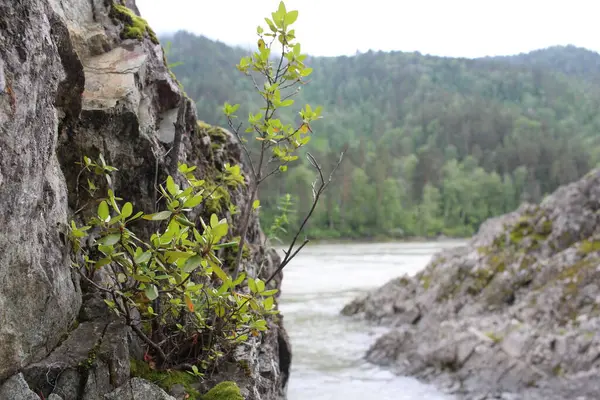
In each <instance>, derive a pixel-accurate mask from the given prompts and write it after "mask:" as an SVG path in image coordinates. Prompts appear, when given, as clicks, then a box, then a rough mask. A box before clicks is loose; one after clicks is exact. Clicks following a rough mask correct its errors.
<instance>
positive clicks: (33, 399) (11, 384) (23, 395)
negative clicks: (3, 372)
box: [0, 374, 39, 400]
mask: <svg viewBox="0 0 600 400" xmlns="http://www.w3.org/2000/svg"><path fill="white" fill-rule="evenodd" d="M0 399H6V400H8V399H11V400H39V397H38V395H37V394H35V393H34V392H32V391H31V390H30V389H29V386H28V385H27V382H26V381H25V378H23V374H17V375H14V376H12V377H11V378H10V379H9V380H7V381H6V382H4V384H3V385H2V386H0Z"/></svg>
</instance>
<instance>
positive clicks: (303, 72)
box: [300, 68, 313, 77]
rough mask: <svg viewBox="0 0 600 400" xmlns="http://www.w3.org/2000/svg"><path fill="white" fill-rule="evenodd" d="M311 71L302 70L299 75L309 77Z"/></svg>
mask: <svg viewBox="0 0 600 400" xmlns="http://www.w3.org/2000/svg"><path fill="white" fill-rule="evenodd" d="M312 71H313V69H312V68H304V69H303V70H301V71H300V75H302V76H304V77H305V76H309V75H310V74H312Z"/></svg>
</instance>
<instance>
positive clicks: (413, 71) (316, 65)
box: [161, 32, 600, 239]
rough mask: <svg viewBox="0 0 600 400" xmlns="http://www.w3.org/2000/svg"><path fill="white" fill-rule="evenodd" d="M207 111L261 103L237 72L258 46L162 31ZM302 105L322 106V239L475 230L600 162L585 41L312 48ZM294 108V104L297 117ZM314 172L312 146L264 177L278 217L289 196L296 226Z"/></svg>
mask: <svg viewBox="0 0 600 400" xmlns="http://www.w3.org/2000/svg"><path fill="white" fill-rule="evenodd" d="M161 41H162V42H163V43H165V44H166V43H168V45H167V46H166V47H167V55H168V61H169V63H170V64H172V65H173V68H172V70H173V72H174V73H175V75H176V76H177V78H178V80H179V81H180V83H181V84H182V85H183V87H184V89H185V91H186V92H187V94H188V95H189V96H190V97H191V98H192V99H193V100H194V101H195V102H196V105H197V112H198V117H199V119H201V120H203V121H205V122H207V123H210V124H215V125H220V126H226V125H227V120H226V118H225V116H224V115H223V112H222V109H223V103H224V102H226V101H227V102H230V103H232V104H234V103H241V104H242V106H241V108H240V110H239V112H238V114H239V115H241V116H244V115H248V112H249V111H250V110H252V111H255V112H256V110H257V109H258V108H259V107H260V106H261V104H260V97H259V96H258V95H257V94H256V92H255V91H254V90H253V86H252V81H251V80H250V79H248V78H247V77H245V76H244V75H243V74H241V73H240V72H239V71H238V70H237V69H236V67H235V66H236V64H237V63H238V62H239V60H240V58H241V57H243V56H247V55H249V54H250V53H251V51H250V50H245V49H242V48H234V47H230V46H227V45H225V44H223V43H220V42H215V41H212V40H209V39H207V38H205V37H202V36H195V35H192V34H190V33H187V32H178V33H176V34H174V35H170V36H167V37H163V38H161ZM305 64H306V65H307V66H309V67H312V68H313V69H314V72H313V74H312V75H311V77H310V79H309V83H308V84H307V85H305V86H304V87H303V88H302V91H301V92H300V93H299V94H298V95H297V97H296V98H295V100H296V104H299V105H302V104H305V103H310V104H312V105H315V106H316V105H320V106H322V107H323V116H324V118H323V119H322V120H320V121H318V122H316V123H315V124H314V126H313V127H312V128H313V131H314V133H313V134H312V141H311V142H310V143H309V145H308V146H307V150H308V151H309V152H310V153H311V154H312V155H314V156H315V157H316V159H317V160H318V161H319V162H320V164H321V165H322V166H323V167H324V169H325V170H330V169H331V168H332V167H333V166H334V165H335V163H336V162H337V160H338V158H339V154H340V152H341V151H342V150H346V153H345V157H344V160H343V162H342V164H341V166H340V167H339V169H338V170H337V171H336V173H335V176H334V182H333V183H332V185H331V186H330V187H329V188H328V190H327V192H326V194H325V195H324V198H323V199H322V201H321V202H320V204H319V206H318V209H317V211H316V215H315V216H314V218H313V219H312V220H311V221H310V224H309V226H308V230H307V234H308V236H309V237H311V238H317V239H324V238H332V239H333V238H409V237H436V236H439V235H445V236H451V237H465V236H470V235H471V234H473V233H474V232H475V231H476V230H477V229H478V227H479V225H480V224H481V223H482V222H483V221H484V220H486V219H487V218H489V217H492V216H496V215H500V214H502V213H506V212H509V211H512V210H514V209H516V208H517V207H518V206H519V205H520V204H521V203H522V202H525V201H530V202H538V201H540V200H542V199H543V198H544V196H545V195H547V194H549V193H551V192H552V191H554V190H555V189H556V188H557V187H558V186H560V185H563V184H566V183H569V182H571V181H573V180H575V179H578V178H579V177H581V176H582V175H584V174H585V173H587V172H588V171H589V170H590V169H592V168H594V167H595V166H597V165H598V163H599V162H600V115H599V114H598V110H599V109H600V80H599V79H598V78H599V77H600V55H599V54H597V53H595V52H591V51H588V50H585V49H581V48H576V47H573V46H566V47H552V48H548V49H542V50H538V51H534V52H531V53H527V54H519V55H515V56H511V57H490V58H481V59H460V58H444V57H435V56H429V55H422V54H419V53H406V52H374V51H370V52H367V53H360V54H356V55H354V56H340V57H309V58H307V59H306V60H305ZM286 117H287V118H290V119H293V118H294V115H287V116H286ZM314 179H315V172H314V170H313V169H311V168H310V165H309V163H308V162H306V160H305V159H304V158H303V157H301V158H300V160H298V161H296V162H295V164H293V165H292V166H290V168H289V170H288V171H287V172H285V173H283V174H281V175H280V176H279V178H278V179H273V180H271V181H270V182H269V183H268V184H265V186H264V187H261V192H260V199H261V206H262V218H263V220H262V223H263V226H265V227H268V226H269V225H270V224H271V222H272V220H273V219H274V217H275V216H276V215H278V214H279V212H280V211H279V207H278V205H280V204H281V199H282V197H283V196H284V195H285V194H286V193H289V194H291V196H292V197H291V199H292V207H291V209H292V212H291V214H290V215H289V219H290V224H291V225H292V226H293V225H297V224H298V223H299V221H300V220H301V218H302V216H303V215H305V213H306V212H307V209H306V208H307V207H309V206H310V197H311V196H312V194H311V188H310V185H311V182H312V181H313V180H314Z"/></svg>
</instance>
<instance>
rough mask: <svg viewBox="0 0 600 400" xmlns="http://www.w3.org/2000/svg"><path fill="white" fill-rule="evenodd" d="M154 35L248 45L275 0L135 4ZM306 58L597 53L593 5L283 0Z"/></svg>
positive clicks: (526, 0)
mask: <svg viewBox="0 0 600 400" xmlns="http://www.w3.org/2000/svg"><path fill="white" fill-rule="evenodd" d="M136 3H137V4H138V7H139V8H140V11H141V13H142V16H143V17H144V18H146V19H147V20H148V22H149V23H150V25H151V26H152V28H153V29H154V30H155V31H156V32H157V33H166V32H175V31H177V30H187V31H191V32H194V33H197V34H202V35H205V36H207V37H209V38H212V39H218V40H220V41H222V42H225V43H228V44H242V45H244V44H248V43H255V42H256V36H255V35H256V26H257V25H258V24H261V25H263V26H264V25H265V24H264V17H266V16H270V13H271V12H272V11H275V10H276V8H277V5H278V4H279V0H223V1H219V0H137V2H136ZM285 4H286V6H287V8H288V10H292V9H295V10H298V11H299V13H300V15H299V17H298V21H297V23H296V36H297V38H298V41H299V42H300V43H302V50H303V52H306V53H309V54H311V55H328V56H330V55H340V54H354V53H355V52H356V51H357V50H359V51H361V52H364V51H368V50H369V49H373V50H402V51H420V52H421V53H423V54H427V53H428V54H435V55H442V56H456V57H480V56H486V55H507V54H516V53H520V52H527V51H530V50H534V49H539V48H543V47H548V46H552V45H565V44H574V45H576V46H579V47H585V48H588V49H591V50H595V51H599V52H600V23H599V22H598V21H599V18H600V1H598V0H494V1H489V0H488V1H486V0H367V1H361V2H359V1H352V0H287V1H285Z"/></svg>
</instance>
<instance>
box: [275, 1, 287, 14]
mask: <svg viewBox="0 0 600 400" xmlns="http://www.w3.org/2000/svg"><path fill="white" fill-rule="evenodd" d="M286 13H287V10H286V9H285V3H284V2H283V1H280V2H279V8H277V14H279V15H281V16H283V15H285V14H286Z"/></svg>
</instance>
